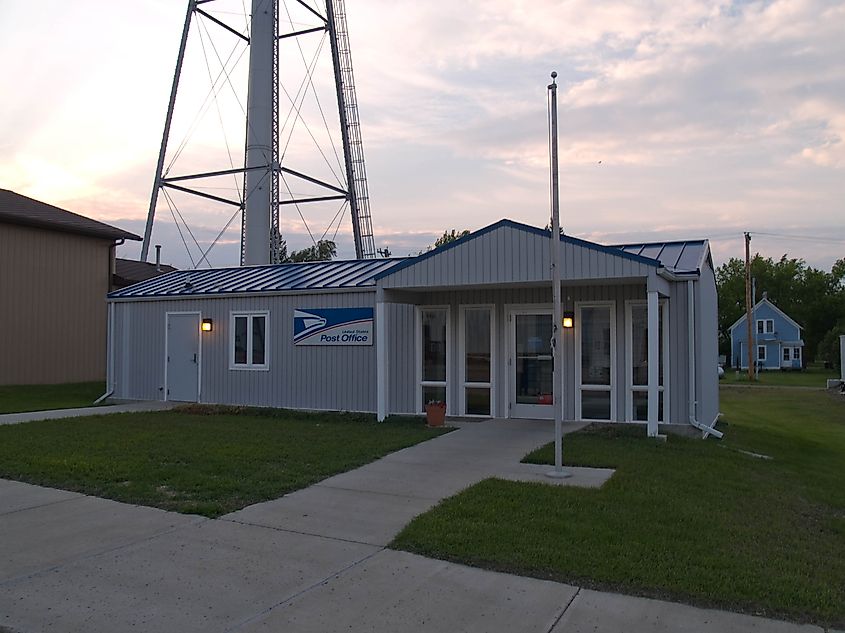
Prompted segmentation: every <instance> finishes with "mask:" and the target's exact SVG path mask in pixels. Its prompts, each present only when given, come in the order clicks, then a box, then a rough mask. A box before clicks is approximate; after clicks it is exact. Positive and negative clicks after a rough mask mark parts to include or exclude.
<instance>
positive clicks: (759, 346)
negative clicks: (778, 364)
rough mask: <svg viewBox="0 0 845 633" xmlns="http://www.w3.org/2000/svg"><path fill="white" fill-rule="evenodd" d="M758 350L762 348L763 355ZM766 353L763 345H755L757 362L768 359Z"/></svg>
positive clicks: (763, 361)
mask: <svg viewBox="0 0 845 633" xmlns="http://www.w3.org/2000/svg"><path fill="white" fill-rule="evenodd" d="M760 350H763V356H760ZM767 353H768V352H767V350H766V346H765V345H758V346H757V362H758V363H765V362H766V361H768V358H767V357H766V356H767Z"/></svg>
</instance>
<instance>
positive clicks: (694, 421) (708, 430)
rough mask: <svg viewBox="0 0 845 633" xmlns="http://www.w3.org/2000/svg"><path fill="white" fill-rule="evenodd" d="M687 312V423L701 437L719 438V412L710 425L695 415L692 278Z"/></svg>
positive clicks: (688, 289)
mask: <svg viewBox="0 0 845 633" xmlns="http://www.w3.org/2000/svg"><path fill="white" fill-rule="evenodd" d="M687 314H688V318H687V328H688V332H687V345H689V348H688V361H689V372H687V373H688V375H689V394H688V397H689V423H690V424H691V425H692V426H694V427H695V428H697V429H698V430H700V431H701V432H702V435H701V439H706V438H707V436H708V435H712V436H714V437H718V438H721V437H722V435H723V433H722V432H721V431H717V430H716V428H715V427H716V422H717V421H718V419H719V416H720V415H722V414H721V413H720V414H719V415H717V416H716V418H715V419H714V420H713V421H712V422H711V423H710V426H707V425H706V424H704V423H703V422H699V421H698V418H697V417H696V408H697V405H698V399H697V398H696V392H695V382H696V381H695V368H696V364H695V295H694V294H693V280H692V279H688V280H687Z"/></svg>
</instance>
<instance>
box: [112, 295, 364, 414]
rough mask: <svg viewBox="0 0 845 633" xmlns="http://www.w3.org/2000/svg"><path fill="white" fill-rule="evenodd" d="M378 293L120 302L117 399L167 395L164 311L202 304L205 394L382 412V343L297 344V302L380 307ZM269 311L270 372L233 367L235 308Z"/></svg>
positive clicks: (206, 398) (245, 401) (232, 400)
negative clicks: (208, 328)
mask: <svg viewBox="0 0 845 633" xmlns="http://www.w3.org/2000/svg"><path fill="white" fill-rule="evenodd" d="M374 300H375V292H372V291H369V292H366V291H365V292H339V293H321V294H300V295H287V296H256V297H231V298H228V297H227V298H220V299H217V298H214V299H212V298H204V299H189V300H162V301H149V300H147V301H137V302H119V303H116V305H115V307H116V312H115V321H116V328H115V330H116V332H115V333H116V339H115V340H116V349H117V351H118V357H117V358H116V363H115V365H116V391H115V396H116V397H118V398H132V399H142V400H161V399H163V387H164V340H165V314H166V313H167V312H179V311H191V310H198V311H200V312H201V313H202V316H203V318H211V319H213V321H214V330H213V331H212V332H210V333H203V334H202V337H201V340H202V369H201V381H202V388H201V392H202V401H203V402H207V403H225V404H235V405H253V406H274V407H291V408H304V409H337V410H349V411H375V406H376V384H375V375H376V356H375V346H349V347H346V346H342V347H341V346H338V347H316V346H299V347H296V346H294V344H293V311H294V309H295V308H343V307H371V306H374ZM265 310H267V311H269V312H270V321H269V324H268V332H269V342H268V343H269V345H268V351H269V354H270V370H269V371H260V370H255V371H250V370H231V369H229V353H230V352H229V313H230V312H231V311H265Z"/></svg>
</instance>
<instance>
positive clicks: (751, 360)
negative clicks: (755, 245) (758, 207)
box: [745, 231, 757, 380]
mask: <svg viewBox="0 0 845 633" xmlns="http://www.w3.org/2000/svg"><path fill="white" fill-rule="evenodd" d="M745 320H746V321H747V323H746V325H747V327H748V330H747V332H748V336H747V337H746V339H745V340H746V343H745V346H746V347H747V348H748V380H754V352H756V351H757V350H755V349H752V345H751V341H752V338H753V337H752V330H751V233H748V232H747V231H746V233H745Z"/></svg>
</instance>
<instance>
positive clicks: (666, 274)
mask: <svg viewBox="0 0 845 633" xmlns="http://www.w3.org/2000/svg"><path fill="white" fill-rule="evenodd" d="M657 274H658V275H660V276H661V277H663V279H666V280H667V281H693V280H695V279H700V278H701V272H700V271H698V270H695V271H691V272H688V273H674V272H672V271H671V270H669V269H668V268H666V267H664V266H661V267H660V268H659V269H658V270H657Z"/></svg>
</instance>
